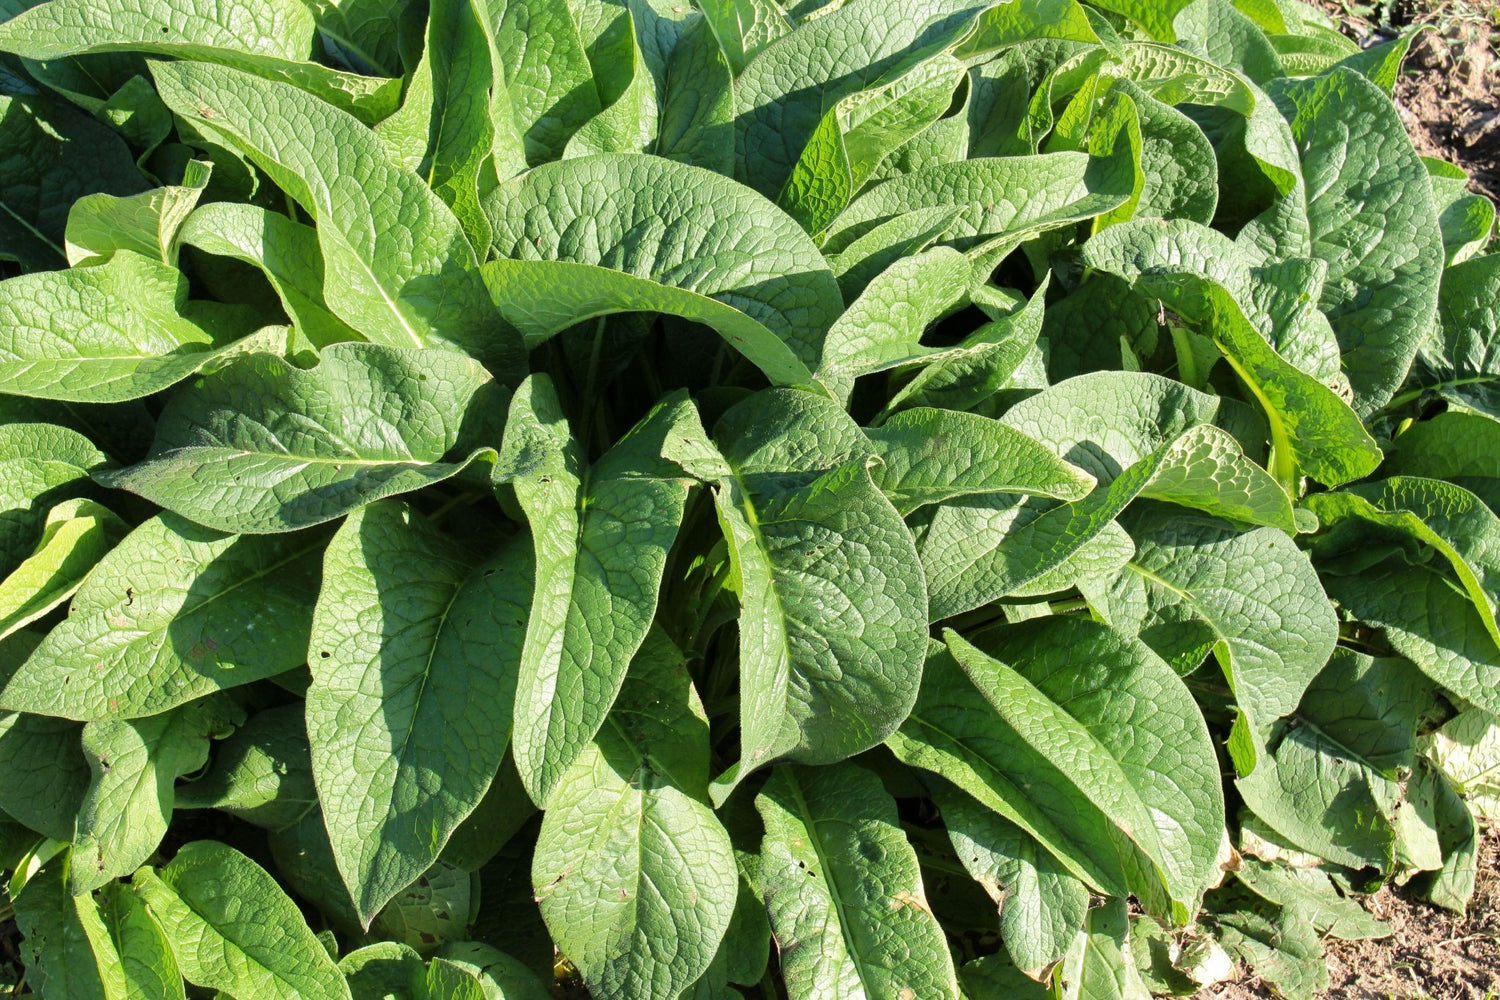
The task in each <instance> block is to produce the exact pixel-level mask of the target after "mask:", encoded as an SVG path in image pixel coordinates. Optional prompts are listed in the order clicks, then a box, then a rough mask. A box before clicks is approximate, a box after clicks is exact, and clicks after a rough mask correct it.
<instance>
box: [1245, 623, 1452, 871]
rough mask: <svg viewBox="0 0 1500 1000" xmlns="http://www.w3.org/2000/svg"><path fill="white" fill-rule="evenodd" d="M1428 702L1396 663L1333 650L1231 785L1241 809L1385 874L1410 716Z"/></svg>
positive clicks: (1412, 724) (1407, 761)
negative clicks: (1254, 761) (1264, 751)
mask: <svg viewBox="0 0 1500 1000" xmlns="http://www.w3.org/2000/svg"><path fill="white" fill-rule="evenodd" d="M1430 700H1431V684H1430V682H1429V681H1427V679H1426V678H1424V677H1423V676H1422V675H1421V673H1419V672H1418V671H1416V670H1414V669H1412V665H1411V664H1410V663H1408V662H1407V661H1406V660H1404V659H1402V658H1400V657H1383V658H1376V657H1370V656H1364V655H1362V654H1359V653H1353V652H1350V651H1348V650H1339V651H1338V652H1336V653H1335V654H1334V656H1333V658H1332V660H1330V661H1329V664H1328V667H1327V668H1326V669H1325V670H1323V671H1322V672H1321V673H1320V674H1319V675H1318V677H1317V679H1316V680H1315V681H1314V682H1313V683H1312V684H1311V685H1310V686H1309V687H1308V690H1307V693H1306V694H1305V695H1304V696H1303V698H1302V702H1301V704H1300V705H1299V706H1298V709H1297V713H1296V715H1294V716H1293V717H1292V719H1291V720H1289V721H1288V722H1287V724H1286V727H1285V729H1284V732H1283V733H1282V735H1281V740H1280V743H1279V744H1278V745H1274V746H1273V747H1272V748H1271V752H1270V754H1269V756H1267V757H1266V758H1265V759H1264V760H1262V762H1261V766H1258V767H1257V768H1256V769H1255V773H1253V774H1251V775H1250V776H1249V777H1242V778H1240V779H1239V780H1238V781H1237V782H1236V786H1237V788H1238V789H1239V792H1240V794H1241V796H1243V798H1244V800H1245V804H1246V805H1247V806H1248V807H1249V808H1250V809H1251V810H1253V811H1254V812H1255V814H1256V815H1257V816H1259V817H1260V818H1261V819H1262V820H1264V821H1265V822H1266V824H1267V825H1268V826H1270V827H1271V829H1273V830H1274V831H1276V832H1277V833H1278V834H1279V835H1281V836H1282V837H1284V838H1286V839H1287V840H1288V841H1290V843H1292V844H1293V845H1294V846H1297V847H1299V848H1302V849H1303V850H1306V851H1310V852H1312V853H1314V854H1316V855H1318V856H1320V857H1324V858H1327V859H1328V860H1329V861H1332V862H1333V863H1335V864H1340V865H1346V866H1348V867H1352V868H1358V867H1361V866H1363V865H1374V866H1375V867H1377V868H1379V869H1381V870H1382V871H1385V870H1387V869H1389V867H1390V865H1391V860H1392V852H1393V850H1394V848H1395V837H1396V833H1395V830H1394V829H1393V828H1392V823H1393V822H1394V821H1395V819H1396V813H1397V810H1398V808H1399V807H1400V803H1401V799H1402V797H1403V795H1404V786H1405V779H1404V777H1403V776H1404V775H1405V774H1409V773H1410V770H1411V768H1412V766H1413V763H1414V750H1413V746H1414V743H1415V740H1416V726H1417V718H1418V716H1419V714H1420V713H1421V712H1422V711H1423V707H1424V706H1425V705H1427V704H1429V703H1430Z"/></svg>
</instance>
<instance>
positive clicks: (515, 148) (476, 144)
mask: <svg viewBox="0 0 1500 1000" xmlns="http://www.w3.org/2000/svg"><path fill="white" fill-rule="evenodd" d="M485 16H486V10H485V6H484V4H483V3H480V4H474V3H473V2H471V0H440V2H437V3H434V4H432V5H431V7H430V10H429V12H428V16H427V49H426V52H425V54H424V59H425V61H426V64H427V65H428V66H429V67H430V68H431V73H432V88H433V101H432V111H431V119H430V121H429V123H428V128H427V132H426V139H427V142H426V155H425V156H424V157H422V160H421V162H420V164H419V165H418V169H417V173H418V174H420V175H421V177H422V179H423V180H424V181H426V182H427V185H428V186H429V187H431V188H432V190H433V191H435V192H436V193H437V196H438V197H439V198H441V199H442V200H443V201H444V202H445V203H446V204H447V205H448V206H449V207H450V208H451V209H453V214H454V215H455V216H457V218H458V221H459V224H460V225H461V226H463V230H464V233H465V234H466V235H467V236H468V239H469V243H470V245H472V246H473V247H474V249H475V250H476V251H478V252H480V253H483V251H484V249H485V248H486V247H488V246H489V245H490V224H489V219H487V218H486V217H485V214H484V210H483V209H482V208H481V207H480V205H479V195H480V191H481V190H482V189H485V188H487V187H488V186H489V185H490V184H491V183H493V182H494V180H495V164H494V157H495V155H496V153H497V152H499V151H501V150H505V149H506V146H507V144H508V145H509V147H510V148H509V149H508V150H507V151H508V152H510V153H511V162H509V163H506V164H505V167H506V169H507V170H510V169H512V168H513V169H516V170H519V169H521V167H522V165H523V164H524V160H523V159H522V152H521V148H520V147H521V141H520V136H519V135H518V134H517V133H516V131H515V127H514V126H511V128H510V129H508V130H507V129H505V128H504V125H503V121H504V119H503V118H502V117H501V116H502V115H506V114H508V113H509V111H510V96H509V93H508V91H507V90H506V89H505V88H504V76H503V74H501V73H498V72H497V71H496V69H497V68H496V67H494V66H493V65H492V63H491V59H492V58H493V52H492V47H491V40H490V35H489V28H490V26H489V25H488V24H487V23H485ZM497 82H498V86H499V91H498V93H496V92H494V88H495V87H496V86H497ZM497 122H501V123H502V124H501V127H500V129H499V130H498V131H497V128H496V123H497ZM507 132H508V135H507V134H504V133H507Z"/></svg>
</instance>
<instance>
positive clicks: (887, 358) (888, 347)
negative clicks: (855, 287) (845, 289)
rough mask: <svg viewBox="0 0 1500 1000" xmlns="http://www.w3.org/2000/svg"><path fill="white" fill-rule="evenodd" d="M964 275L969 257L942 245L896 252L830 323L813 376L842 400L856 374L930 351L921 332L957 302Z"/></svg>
mask: <svg viewBox="0 0 1500 1000" xmlns="http://www.w3.org/2000/svg"><path fill="white" fill-rule="evenodd" d="M968 280H969V265H968V262H967V261H965V260H964V258H963V256H962V255H960V254H959V253H957V252H956V251H953V250H950V249H948V248H947V247H938V248H935V249H933V250H929V251H927V252H925V253H919V254H913V255H912V256H909V257H901V258H898V259H897V260H896V261H895V263H893V264H891V266H890V267H888V268H886V269H885V270H884V271H882V272H880V274H878V275H876V276H875V277H874V278H872V279H871V280H870V282H869V284H867V285H866V286H865V287H864V290H863V291H862V292H861V293H860V296H859V298H858V299H856V300H855V301H854V303H853V304H852V305H850V306H849V308H848V309H846V310H845V311H844V314H843V315H842V316H840V317H839V318H838V320H837V322H835V323H834V324H833V326H832V327H831V328H830V329H829V331H828V336H827V337H826V338H825V340H824V341H823V357H822V361H821V362H820V363H819V365H818V380H819V381H820V382H822V383H823V384H824V385H825V386H827V387H828V389H829V391H830V392H832V393H834V395H835V397H836V398H838V399H840V400H843V401H847V400H848V398H849V394H850V393H851V392H852V391H853V390H854V380H855V379H857V378H859V377H860V376H863V375H871V374H874V373H875V372H882V371H886V370H888V369H890V368H894V367H896V366H898V365H900V364H903V363H905V362H909V361H913V360H917V359H920V358H922V357H924V356H926V355H929V354H933V353H935V351H934V349H933V348H929V347H924V346H922V343H921V340H922V333H923V332H924V331H925V330H926V329H927V327H928V326H929V325H931V324H932V323H933V322H935V321H936V320H938V319H939V318H940V317H942V316H943V315H944V314H945V313H947V312H949V311H951V310H953V309H954V308H956V307H957V306H958V305H959V304H960V303H961V302H962V299H963V292H964V286H965V285H967V283H968Z"/></svg>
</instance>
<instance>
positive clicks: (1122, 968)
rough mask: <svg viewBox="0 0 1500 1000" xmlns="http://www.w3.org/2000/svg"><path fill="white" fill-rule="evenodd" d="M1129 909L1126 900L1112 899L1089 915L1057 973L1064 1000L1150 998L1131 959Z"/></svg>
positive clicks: (1060, 993) (1133, 999) (1062, 999)
mask: <svg viewBox="0 0 1500 1000" xmlns="http://www.w3.org/2000/svg"><path fill="white" fill-rule="evenodd" d="M1126 906H1127V904H1126V902H1125V900H1123V899H1109V900H1105V901H1104V903H1102V904H1101V905H1099V906H1095V907H1093V908H1092V909H1090V910H1089V911H1088V916H1087V917H1086V918H1085V922H1084V925H1083V930H1082V931H1081V932H1080V933H1079V934H1078V936H1077V937H1076V938H1074V940H1073V946H1072V947H1071V948H1070V949H1069V950H1068V954H1067V955H1066V956H1064V958H1063V961H1062V967H1061V968H1060V969H1059V970H1058V973H1057V976H1058V981H1059V983H1061V985H1062V989H1061V991H1060V992H1059V996H1060V998H1061V1000H1146V998H1147V997H1149V996H1150V995H1151V993H1150V991H1149V990H1148V989H1147V988H1146V983H1145V981H1144V980H1143V979H1142V978H1141V974H1140V972H1139V971H1138V970H1137V969H1136V967H1135V963H1134V962H1132V961H1131V960H1130V957H1129V953H1128V948H1129V945H1128V943H1127V941H1126V938H1127V936H1128V934H1129V932H1130V917H1129V911H1128V910H1127V908H1126Z"/></svg>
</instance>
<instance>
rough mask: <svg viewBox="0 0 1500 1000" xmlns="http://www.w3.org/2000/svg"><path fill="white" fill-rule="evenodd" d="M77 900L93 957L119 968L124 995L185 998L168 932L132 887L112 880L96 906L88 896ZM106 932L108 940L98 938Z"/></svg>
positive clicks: (165, 999)
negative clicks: (94, 916) (100, 932)
mask: <svg viewBox="0 0 1500 1000" xmlns="http://www.w3.org/2000/svg"><path fill="white" fill-rule="evenodd" d="M74 902H75V904H76V905H77V906H78V907H79V912H80V914H82V915H84V930H85V932H86V933H89V935H90V939H91V942H92V944H93V946H94V955H95V956H96V958H98V959H99V960H100V961H101V962H106V963H109V965H113V966H114V967H115V968H116V969H117V970H118V972H117V973H116V974H117V975H118V976H119V978H120V980H121V985H122V986H123V989H122V990H121V992H120V994H119V995H120V996H121V997H123V998H134V997H149V998H150V1000H158V998H160V1000H182V998H183V997H185V995H186V992H185V990H184V989H183V985H182V974H181V973H180V972H179V971H178V969H177V959H176V958H174V957H173V955H172V948H171V945H170V943H169V942H168V941H167V937H166V934H164V933H163V932H162V929H161V925H160V924H158V923H157V922H156V918H154V917H153V916H151V913H150V912H149V911H148V910H147V909H146V905H145V904H144V903H142V902H141V900H140V898H139V897H138V896H136V894H135V893H134V892H132V891H131V889H130V887H129V886H127V885H126V884H125V883H123V882H111V883H110V884H109V885H106V886H105V887H104V888H103V890H102V891H101V893H100V896H99V898H98V899H97V904H96V901H95V900H94V899H92V898H89V897H83V898H78V897H74ZM95 905H97V910H96V912H97V913H98V915H99V919H98V921H97V922H95V921H94V920H92V919H90V917H91V914H89V910H88V909H87V908H88V907H93V906H95ZM101 929H102V930H103V931H104V932H105V934H104V936H98V930H101ZM106 968H108V966H106Z"/></svg>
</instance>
